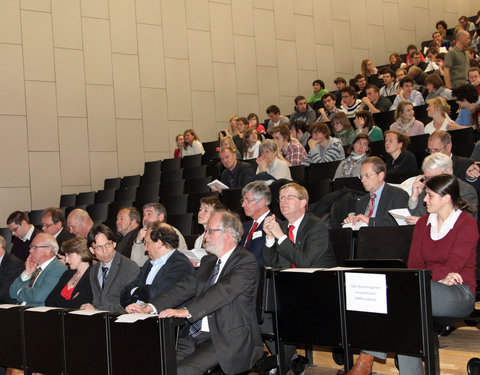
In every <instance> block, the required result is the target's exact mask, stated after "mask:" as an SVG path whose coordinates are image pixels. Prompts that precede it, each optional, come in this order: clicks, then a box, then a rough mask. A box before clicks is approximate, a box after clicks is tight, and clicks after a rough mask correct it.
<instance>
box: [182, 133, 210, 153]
mask: <svg viewBox="0 0 480 375" xmlns="http://www.w3.org/2000/svg"><path fill="white" fill-rule="evenodd" d="M183 140H184V144H183V150H182V157H183V156H189V155H197V154H202V155H203V154H204V153H205V150H204V149H203V145H202V142H200V139H199V138H198V136H197V134H196V133H195V132H194V131H193V129H187V130H185V131H184V132H183Z"/></svg>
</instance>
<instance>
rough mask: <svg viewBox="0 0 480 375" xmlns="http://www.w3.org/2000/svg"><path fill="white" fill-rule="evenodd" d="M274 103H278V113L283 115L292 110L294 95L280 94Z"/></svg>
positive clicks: (288, 113)
mask: <svg viewBox="0 0 480 375" xmlns="http://www.w3.org/2000/svg"><path fill="white" fill-rule="evenodd" d="M276 104H277V105H278V108H280V113H281V114H282V115H284V116H286V115H290V114H291V113H293V111H294V109H293V108H294V107H295V97H294V96H280V97H279V98H278V102H277V103H276ZM265 109H267V108H265ZM264 112H265V111H264ZM265 115H266V113H265ZM267 117H268V116H267ZM267 117H265V119H266V118H267Z"/></svg>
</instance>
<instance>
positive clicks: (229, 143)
mask: <svg viewBox="0 0 480 375" xmlns="http://www.w3.org/2000/svg"><path fill="white" fill-rule="evenodd" d="M224 148H229V149H231V150H232V151H233V152H234V153H235V155H236V157H237V159H238V160H242V154H241V153H240V151H239V150H238V149H237V146H236V145H235V142H233V138H232V137H231V136H230V135H227V136H225V137H223V138H222V139H221V140H220V151H221V150H223V149H224ZM241 150H243V148H241ZM219 155H220V154H219Z"/></svg>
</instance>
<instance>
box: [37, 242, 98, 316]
mask: <svg viewBox="0 0 480 375" xmlns="http://www.w3.org/2000/svg"><path fill="white" fill-rule="evenodd" d="M62 252H63V253H64V254H65V263H66V264H67V266H68V268H69V269H68V270H66V271H65V273H64V274H63V275H62V276H61V277H60V280H59V281H58V283H57V285H56V286H55V287H54V288H53V289H52V291H51V292H50V294H49V295H48V297H47V299H46V300H45V306H54V307H64V308H68V309H79V308H80V306H82V305H83V304H84V303H92V301H93V294H92V287H91V285H90V266H91V264H92V260H93V256H92V253H91V252H90V251H89V250H88V247H87V241H86V240H85V239H84V238H72V239H71V240H68V241H65V242H64V243H63V244H62Z"/></svg>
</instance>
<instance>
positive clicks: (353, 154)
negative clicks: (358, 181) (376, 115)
mask: <svg viewBox="0 0 480 375" xmlns="http://www.w3.org/2000/svg"><path fill="white" fill-rule="evenodd" d="M349 152H350V154H349V155H348V156H347V157H346V158H345V160H342V161H341V163H340V164H339V165H338V168H337V170H336V171H335V177H334V179H335V178H344V177H358V176H359V175H360V167H361V166H362V161H363V160H365V159H366V158H367V157H368V155H369V154H370V137H369V136H368V134H364V133H358V134H357V136H356V137H355V139H354V141H353V144H352V145H351V146H350V150H349Z"/></svg>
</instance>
